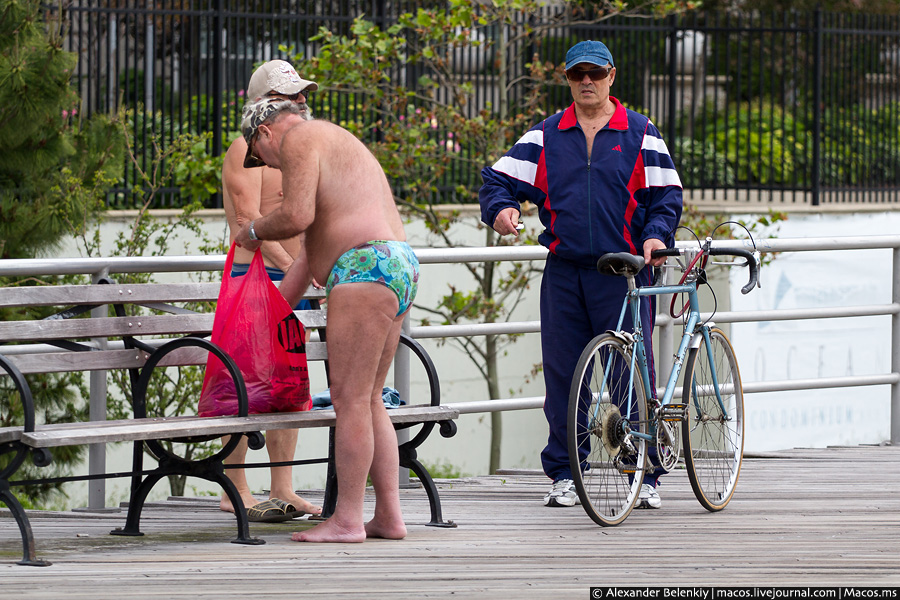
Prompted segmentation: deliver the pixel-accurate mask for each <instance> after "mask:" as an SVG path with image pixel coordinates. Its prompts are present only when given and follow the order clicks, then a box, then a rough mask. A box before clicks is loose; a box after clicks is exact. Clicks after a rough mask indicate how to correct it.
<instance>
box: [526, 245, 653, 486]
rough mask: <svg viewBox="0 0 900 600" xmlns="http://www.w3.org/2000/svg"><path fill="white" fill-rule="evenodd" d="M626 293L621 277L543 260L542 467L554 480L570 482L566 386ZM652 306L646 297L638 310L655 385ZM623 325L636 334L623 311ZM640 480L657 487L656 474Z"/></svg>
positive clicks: (611, 324)
mask: <svg viewBox="0 0 900 600" xmlns="http://www.w3.org/2000/svg"><path fill="white" fill-rule="evenodd" d="M649 273H650V269H644V270H642V271H641V272H640V273H639V274H638V277H637V284H638V285H639V286H640V285H647V284H648V283H649V278H650V275H649ZM627 291H628V282H627V280H626V279H625V278H624V277H616V276H611V275H603V274H601V273H598V272H597V269H596V268H590V269H589V268H582V267H578V266H576V265H575V264H574V263H571V262H569V261H566V260H565V259H562V258H559V257H558V256H556V255H555V254H549V255H548V256H547V263H546V265H545V266H544V276H543V278H542V279H541V348H542V354H543V360H544V385H545V387H546V393H547V395H546V397H545V399H544V415H545V416H546V417H547V423H548V424H549V426H550V436H549V438H548V439H547V446H546V447H545V448H544V450H543V451H542V452H541V464H542V465H543V468H544V473H546V474H547V476H548V477H550V478H551V479H552V480H553V481H558V480H560V479H571V478H572V472H571V468H570V467H569V450H568V442H567V441H566V429H567V419H568V406H569V388H570V386H571V385H572V376H573V375H574V373H575V367H576V366H577V364H578V359H579V357H580V356H581V352H582V350H584V347H585V346H587V344H588V342H590V341H591V340H592V339H593V338H594V337H596V336H597V335H600V334H601V333H604V332H606V331H608V330H614V329H615V328H616V324H617V322H618V320H619V314H620V313H621V311H622V303H623V301H624V300H625V293H626V292H627ZM653 304H655V303H653V302H651V300H650V298H646V297H645V298H642V299H641V311H640V312H641V323H642V328H643V331H644V349H645V350H646V353H647V359H648V366H649V370H650V381H651V384H652V385H656V383H655V381H656V377H655V367H654V364H653V349H652V342H651V334H652V332H653V312H652V311H653V308H654V307H653V306H652V305H653ZM622 327H623V329H625V330H627V331H633V330H634V326H633V324H632V320H631V313H630V311H626V313H625V320H624V322H623V324H622ZM651 471H652V468H651ZM644 479H645V482H646V483H651V484H655V481H656V475H655V474H651V472H650V471H648V472H647V474H646V475H645V478H644Z"/></svg>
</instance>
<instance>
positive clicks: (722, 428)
mask: <svg viewBox="0 0 900 600" xmlns="http://www.w3.org/2000/svg"><path fill="white" fill-rule="evenodd" d="M706 331H707V332H708V334H709V336H708V338H707V337H706V336H704V339H703V340H702V341H701V342H700V345H699V346H698V347H697V348H693V349H691V351H690V353H689V354H688V358H687V362H686V364H685V378H684V391H683V396H682V401H683V402H684V403H685V404H686V405H687V406H686V408H685V422H684V424H683V425H682V427H681V432H682V445H683V447H684V462H685V465H686V467H687V471H688V477H689V478H690V480H691V487H692V488H693V489H694V494H695V495H696V496H697V500H699V501H700V504H702V505H703V507H704V508H705V509H707V510H709V511H713V512H715V511H719V510H722V509H723V508H725V506H726V505H727V504H728V503H729V502H730V501H731V497H732V495H733V494H734V488H735V486H736V485H737V481H738V476H739V475H740V472H741V459H742V457H743V453H744V393H743V389H742V388H741V374H740V372H739V371H738V365H737V361H736V360H735V358H734V350H733V349H732V347H731V342H729V341H728V338H727V337H726V336H725V333H724V332H723V331H722V330H721V329H719V328H717V327H712V328H709V329H708V330H706ZM696 335H703V330H701V331H700V332H698V333H697V334H696Z"/></svg>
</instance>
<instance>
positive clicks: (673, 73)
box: [666, 15, 678, 147]
mask: <svg viewBox="0 0 900 600" xmlns="http://www.w3.org/2000/svg"><path fill="white" fill-rule="evenodd" d="M669 23H670V24H671V26H672V28H671V32H670V33H669V106H668V112H669V114H668V115H666V129H667V130H668V133H667V135H666V140H667V141H668V143H669V147H675V120H676V118H677V115H676V113H677V112H678V103H677V99H676V98H675V95H676V94H677V93H678V86H677V85H676V83H677V82H676V79H677V77H678V65H677V64H675V56H676V52H677V50H676V47H677V46H678V23H677V22H676V21H675V15H669Z"/></svg>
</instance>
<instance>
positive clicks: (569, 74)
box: [566, 67, 612, 81]
mask: <svg viewBox="0 0 900 600" xmlns="http://www.w3.org/2000/svg"><path fill="white" fill-rule="evenodd" d="M610 71H612V69H611V68H608V67H597V68H596V69H585V70H580V69H570V70H569V71H566V78H568V79H570V80H572V81H581V80H582V79H584V76H585V75H587V76H588V77H590V78H591V81H600V80H601V79H606V78H607V77H609V72H610Z"/></svg>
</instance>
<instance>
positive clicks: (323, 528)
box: [291, 519, 366, 543]
mask: <svg viewBox="0 0 900 600" xmlns="http://www.w3.org/2000/svg"><path fill="white" fill-rule="evenodd" d="M291 539H292V540H294V541H295V542H320V543H321V542H338V543H359V542H364V541H366V529H365V527H360V528H359V529H356V528H345V527H342V526H340V525H338V524H337V523H335V522H334V519H328V520H327V521H323V522H322V523H319V524H318V525H316V526H315V527H313V528H312V529H307V530H306V531H298V532H296V533H294V534H293V535H291Z"/></svg>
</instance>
